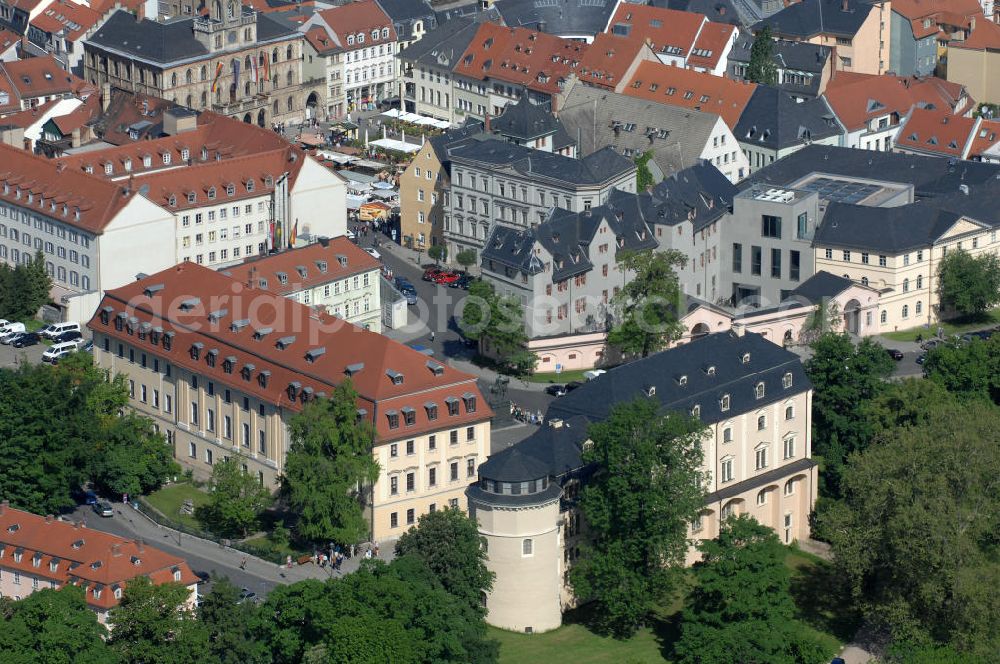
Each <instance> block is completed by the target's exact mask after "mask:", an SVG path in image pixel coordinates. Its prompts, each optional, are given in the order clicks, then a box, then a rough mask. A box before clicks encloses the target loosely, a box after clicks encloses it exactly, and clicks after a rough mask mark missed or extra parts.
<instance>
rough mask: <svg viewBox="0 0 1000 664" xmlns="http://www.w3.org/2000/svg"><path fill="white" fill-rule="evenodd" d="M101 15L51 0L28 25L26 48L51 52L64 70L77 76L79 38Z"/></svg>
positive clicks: (80, 52)
mask: <svg viewBox="0 0 1000 664" xmlns="http://www.w3.org/2000/svg"><path fill="white" fill-rule="evenodd" d="M101 19H102V16H101V13H100V12H98V11H96V10H94V9H91V8H90V7H88V6H86V5H82V4H77V3H76V2H73V1H72V0H53V1H52V2H51V3H49V4H48V6H46V7H45V9H44V10H42V12H41V13H40V14H39V15H38V16H36V17H34V18H33V19H31V22H30V23H29V24H28V34H27V37H28V40H29V42H30V46H29V49H30V50H31V52H33V53H36V54H47V53H51V54H52V55H53V57H55V58H57V59H58V60H59V61H60V62H61V63H62V64H63V66H64V67H65V69H66V70H67V71H72V72H76V73H78V74H79V73H81V71H82V69H83V67H82V65H81V60H82V59H83V39H84V38H85V37H86V36H87V35H88V34H90V32H91V31H92V30H93V29H94V28H95V27H97V25H98V24H99V23H100V22H101Z"/></svg>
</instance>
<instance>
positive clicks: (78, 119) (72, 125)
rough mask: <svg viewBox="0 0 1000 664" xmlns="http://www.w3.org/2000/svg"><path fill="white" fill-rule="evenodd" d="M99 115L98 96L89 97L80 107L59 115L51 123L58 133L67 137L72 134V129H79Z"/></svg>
mask: <svg viewBox="0 0 1000 664" xmlns="http://www.w3.org/2000/svg"><path fill="white" fill-rule="evenodd" d="M100 113H101V98H100V96H99V95H90V96H89V97H87V100H86V101H85V102H83V103H82V104H81V105H80V106H77V107H76V109H75V110H73V111H72V112H70V113H67V114H66V115H60V116H58V117H55V118H52V122H54V123H55V125H56V127H58V128H59V131H60V132H62V134H63V136H68V135H70V134H72V133H73V130H74V129H79V128H80V127H82V126H83V125H85V124H87V123H88V122H90V121H91V120H93V119H94V118H96V117H97V116H98V115H100Z"/></svg>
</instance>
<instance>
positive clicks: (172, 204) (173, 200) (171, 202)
mask: <svg viewBox="0 0 1000 664" xmlns="http://www.w3.org/2000/svg"><path fill="white" fill-rule="evenodd" d="M167 204H168V205H169V206H170V207H177V197H176V196H174V195H172V194H171V196H170V198H168V199H167Z"/></svg>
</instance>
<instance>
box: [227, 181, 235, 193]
mask: <svg viewBox="0 0 1000 664" xmlns="http://www.w3.org/2000/svg"><path fill="white" fill-rule="evenodd" d="M235 195H236V186H235V185H233V184H227V185H226V196H235Z"/></svg>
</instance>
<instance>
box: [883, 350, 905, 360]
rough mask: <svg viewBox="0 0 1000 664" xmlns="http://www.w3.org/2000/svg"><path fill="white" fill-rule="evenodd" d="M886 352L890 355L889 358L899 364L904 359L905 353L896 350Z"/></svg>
mask: <svg viewBox="0 0 1000 664" xmlns="http://www.w3.org/2000/svg"><path fill="white" fill-rule="evenodd" d="M885 352H886V353H888V354H889V357H891V358H892V359H894V360H896V361H897V362H899V361H900V360H902V359H903V351H900V350H896V349H895V348H886V349H885Z"/></svg>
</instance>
